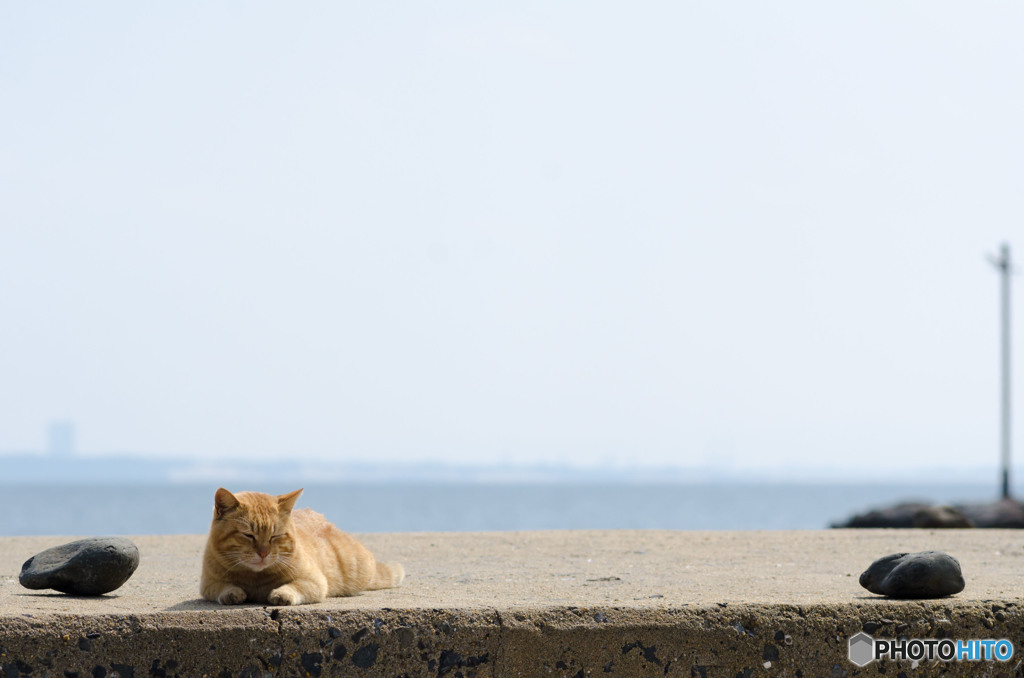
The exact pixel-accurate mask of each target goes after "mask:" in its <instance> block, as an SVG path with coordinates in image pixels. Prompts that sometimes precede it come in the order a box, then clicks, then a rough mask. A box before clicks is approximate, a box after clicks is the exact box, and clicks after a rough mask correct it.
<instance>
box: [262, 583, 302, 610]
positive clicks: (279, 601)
mask: <svg viewBox="0 0 1024 678" xmlns="http://www.w3.org/2000/svg"><path fill="white" fill-rule="evenodd" d="M267 602H268V603H270V604H271V605H298V604H300V603H301V602H302V598H301V597H300V596H299V593H298V591H296V590H295V589H293V588H292V587H290V586H280V587H278V588H276V589H274V590H273V591H271V592H270V595H268V596H267Z"/></svg>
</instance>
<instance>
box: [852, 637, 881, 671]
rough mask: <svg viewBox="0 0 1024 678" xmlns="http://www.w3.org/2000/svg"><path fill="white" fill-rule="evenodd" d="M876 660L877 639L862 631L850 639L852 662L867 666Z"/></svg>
mask: <svg viewBox="0 0 1024 678" xmlns="http://www.w3.org/2000/svg"><path fill="white" fill-rule="evenodd" d="M874 659H875V639H874V638H872V637H871V636H869V635H868V634H866V633H864V632H863V631H861V632H860V633H858V634H857V635H855V636H852V637H851V638H850V661H851V662H853V663H854V664H856V665H857V666H867V665H868V664H870V663H871V662H872V661H874Z"/></svg>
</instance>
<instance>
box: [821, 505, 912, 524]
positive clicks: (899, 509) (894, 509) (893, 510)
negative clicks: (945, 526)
mask: <svg viewBox="0 0 1024 678" xmlns="http://www.w3.org/2000/svg"><path fill="white" fill-rule="evenodd" d="M930 506H931V504H925V503H923V502H916V501H911V502H904V503H902V504H896V505H895V506H887V507H885V508H881V509H875V510H872V511H868V512H867V513H861V514H858V515H855V516H853V517H852V518H850V519H849V520H847V521H846V522H845V523H836V524H833V525H832V527H913V526H914V516H915V515H917V512H918V511H921V510H923V509H927V508H929V507H930Z"/></svg>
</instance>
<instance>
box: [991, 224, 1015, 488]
mask: <svg viewBox="0 0 1024 678" xmlns="http://www.w3.org/2000/svg"><path fill="white" fill-rule="evenodd" d="M989 261H991V262H992V265H993V266H995V267H996V268H998V269H999V273H1000V275H1001V277H1002V285H1001V287H1002V294H1001V297H1002V332H1001V335H1002V338H1001V340H1000V343H1001V345H1002V351H1001V352H1002V389H1001V391H1002V393H1001V395H1002V420H1001V425H1000V447H1001V452H1002V455H1001V457H1002V459H1001V461H1002V467H1003V478H1002V480H1003V499H1009V498H1010V275H1011V274H1012V273H1013V265H1012V264H1011V263H1010V246H1009V245H1008V244H1006V243H1003V246H1002V247H1001V248H1000V249H999V257H998V258H996V257H989Z"/></svg>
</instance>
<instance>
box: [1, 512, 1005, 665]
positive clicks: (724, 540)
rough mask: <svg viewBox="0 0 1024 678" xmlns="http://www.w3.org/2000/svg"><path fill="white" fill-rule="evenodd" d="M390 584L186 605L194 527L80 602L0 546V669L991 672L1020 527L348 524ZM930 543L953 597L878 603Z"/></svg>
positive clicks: (192, 587) (43, 544) (196, 540)
mask: <svg viewBox="0 0 1024 678" xmlns="http://www.w3.org/2000/svg"><path fill="white" fill-rule="evenodd" d="M360 539H361V540H362V541H363V542H364V543H365V544H366V545H367V546H368V547H369V548H370V549H371V550H372V551H373V552H374V553H375V554H376V555H377V556H378V558H380V559H381V560H398V561H400V562H402V563H403V564H404V565H405V568H406V571H407V573H408V576H407V579H406V582H405V584H404V585H403V586H402V587H401V588H398V589H392V590H387V591H375V592H369V593H365V594H362V595H359V596H355V597H352V598H334V599H330V600H328V601H327V602H325V603H323V604H318V605H304V606H299V607H289V608H281V607H270V606H265V605H241V606H235V607H223V606H219V605H216V604H212V603H207V602H205V601H203V600H201V599H200V598H199V594H198V582H199V573H200V557H201V554H202V549H203V545H204V542H205V537H203V536H198V535H197V536H166V537H162V536H140V537H133V540H134V541H135V542H136V543H137V544H138V546H139V550H140V552H141V555H142V561H141V564H140V566H139V569H138V570H137V571H136V573H135V575H134V576H133V577H132V578H131V579H130V580H129V581H128V582H127V583H126V584H125V585H124V586H123V587H121V588H120V589H118V590H117V591H115V592H113V593H111V594H108V595H106V596H101V597H97V598H78V597H72V596H66V595H63V594H60V593H57V592H53V591H30V590H28V589H25V588H22V587H21V586H20V585H19V584H18V581H17V579H18V572H19V571H20V569H21V564H22V563H23V562H24V561H25V560H27V559H28V558H29V557H31V556H32V555H34V554H35V553H37V552H39V551H41V550H43V549H45V548H48V547H50V546H54V545H57V544H61V543H64V542H67V541H70V540H71V539H70V538H60V537H12V538H3V539H0V677H2V678H13V677H17V678H21V677H22V676H31V677H32V678H40V677H46V676H57V677H61V678H73V677H75V676H77V677H79V678H90V677H98V678H107V677H110V678H112V677H114V676H118V677H119V678H148V677H151V676H152V677H156V678H161V677H170V676H183V677H189V676H210V677H211V678H228V677H230V678H255V677H257V676H259V677H262V676H432V677H433V676H437V677H442V676H450V677H452V678H460V677H461V678H470V677H472V676H477V677H480V678H483V677H485V676H488V677H489V676H501V677H504V676H567V677H574V678H575V677H581V678H582V677H585V676H593V677H603V676H686V677H694V676H699V677H709V676H713V677H718V676H723V677H728V678H736V677H745V676H806V677H808V678H810V677H812V676H826V677H830V676H901V677H903V678H911V677H917V676H933V675H945V676H961V675H966V676H970V675H978V676H982V675H985V676H989V675H992V676H1003V675H1006V676H1010V675H1022V674H1024V672H1022V666H1024V665H1022V663H1021V660H1022V659H1024V647H1022V645H1024V599H1022V595H1021V594H1022V586H1021V582H1022V578H1021V569H1022V565H1024V531H1007V530H828V531H825V530H823V531H807V532H671V531H605V532H600V531H588V532H558V531H552V532H502V533H476V534H469V533H445V534H430V533H414V534H372V535H361V536H360ZM932 549H937V550H944V551H946V552H948V553H950V554H951V555H954V556H956V557H957V558H958V559H959V560H960V562H961V564H962V567H963V571H964V577H965V579H966V581H967V587H966V589H965V590H964V591H963V592H962V593H960V594H957V595H955V596H952V597H949V598H943V599H938V600H926V601H895V600H887V599H884V598H881V597H879V596H875V595H873V594H870V593H868V592H867V591H866V590H864V589H862V588H861V587H860V586H859V585H858V582H857V578H858V576H859V574H860V573H861V572H862V571H863V570H864V569H865V568H866V567H867V566H868V565H869V564H870V563H871V562H872V561H873V560H875V559H876V558H878V557H880V556H883V555H886V554H889V553H894V552H899V551H923V550H932ZM862 631H863V632H866V633H868V634H870V635H871V637H872V638H875V639H887V640H893V639H898V638H904V639H940V638H948V639H954V640H980V639H1008V640H1010V641H1011V642H1012V643H1013V645H1014V647H1015V648H1016V649H1015V651H1014V656H1013V657H1012V658H1010V659H1009V661H1005V662H1000V661H951V662H944V661H941V660H921V661H917V662H914V661H911V660H909V659H907V660H902V659H901V660H894V659H881V660H875V661H872V662H870V663H868V664H867V665H866V666H864V667H858V666H857V665H855V664H854V663H853V662H851V661H850V659H849V657H848V648H849V639H850V637H851V636H854V635H855V634H857V633H858V632H862Z"/></svg>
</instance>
